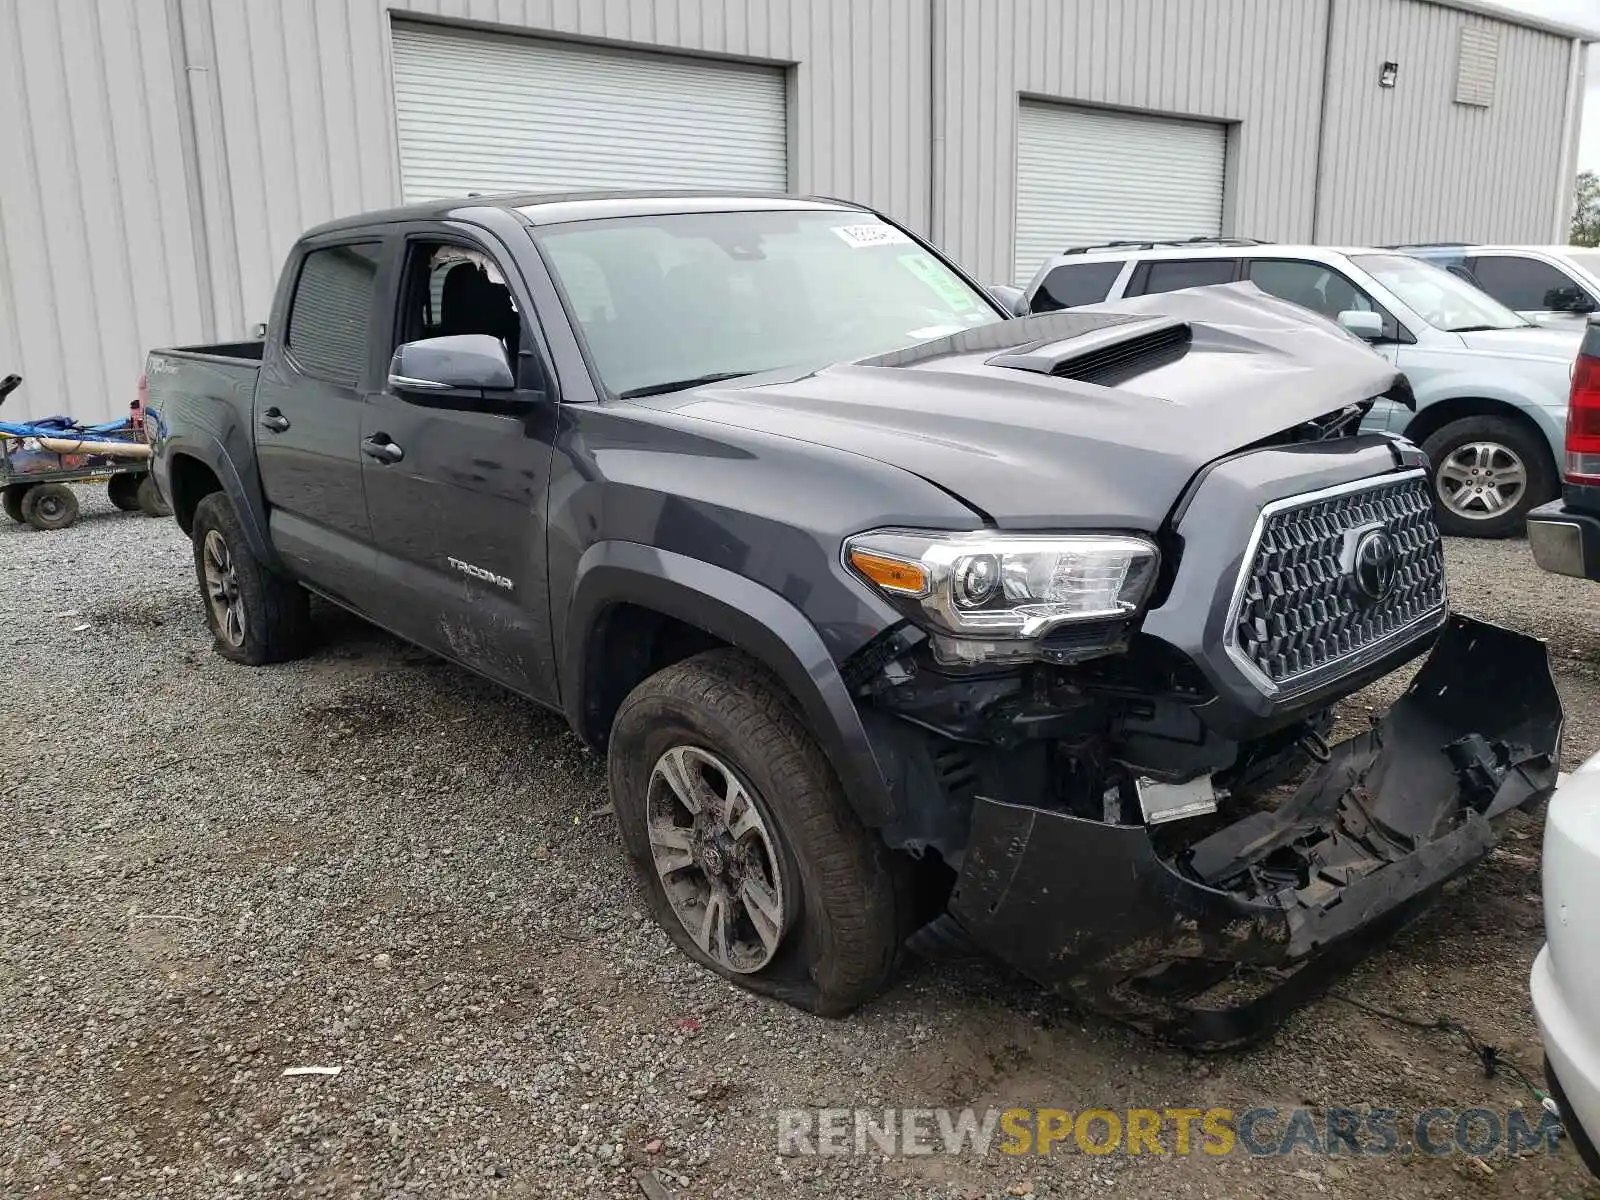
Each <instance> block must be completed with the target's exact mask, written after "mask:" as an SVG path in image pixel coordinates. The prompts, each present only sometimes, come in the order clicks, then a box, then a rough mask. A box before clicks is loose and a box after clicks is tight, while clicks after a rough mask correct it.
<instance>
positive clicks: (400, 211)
mask: <svg viewBox="0 0 1600 1200" xmlns="http://www.w3.org/2000/svg"><path fill="white" fill-rule="evenodd" d="M485 208H499V209H504V210H506V211H508V212H512V213H515V214H517V215H518V216H519V217H521V218H522V220H523V221H525V222H526V223H527V224H529V225H554V224H557V223H560V222H565V221H593V220H599V219H600V218H603V217H640V216H661V215H663V214H666V213H693V212H751V211H763V210H784V209H823V210H826V209H842V210H849V211H855V212H868V211H870V210H869V209H864V208H862V207H861V206H860V205H858V204H852V203H850V201H848V200H833V199H829V198H828V197H826V196H787V195H783V194H782V193H778V192H719V191H695V190H682V191H676V190H659V189H658V190H655V191H586V192H505V193H501V194H496V195H484V196H476V195H473V196H452V197H448V198H446V199H442V200H427V201H424V202H422V203H420V204H407V205H404V206H402V207H399V208H386V209H383V210H381V211H378V212H369V213H357V214H355V215H353V216H349V217H340V218H338V219H337V220H334V221H327V222H325V223H324V224H321V225H318V226H316V227H314V228H312V229H309V230H307V231H306V233H305V234H304V236H305V237H314V236H316V235H318V234H324V233H335V232H338V231H339V230H342V229H360V228H366V227H368V226H371V225H388V224H393V223H396V222H400V221H447V220H451V219H466V218H470V217H471V215H472V214H473V213H474V212H481V211H482V210H483V209H485Z"/></svg>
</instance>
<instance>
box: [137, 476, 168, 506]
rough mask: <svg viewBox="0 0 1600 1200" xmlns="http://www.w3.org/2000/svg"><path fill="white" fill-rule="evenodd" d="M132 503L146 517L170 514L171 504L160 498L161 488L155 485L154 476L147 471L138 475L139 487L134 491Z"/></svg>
mask: <svg viewBox="0 0 1600 1200" xmlns="http://www.w3.org/2000/svg"><path fill="white" fill-rule="evenodd" d="M134 503H135V504H136V505H137V506H138V509H139V511H140V512H142V513H143V514H144V515H145V516H147V517H170V516H171V515H172V505H170V504H168V503H167V502H166V501H165V500H163V499H162V498H161V489H160V488H158V487H157V486H156V477H155V476H154V475H151V474H148V473H146V474H144V475H141V476H139V488H138V490H137V491H136V492H135V493H134Z"/></svg>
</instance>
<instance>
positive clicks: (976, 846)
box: [914, 616, 1562, 1046]
mask: <svg viewBox="0 0 1600 1200" xmlns="http://www.w3.org/2000/svg"><path fill="white" fill-rule="evenodd" d="M1561 720H1562V713H1561V702H1560V698H1559V697H1558V695H1557V693H1556V690H1555V684H1554V681H1553V680H1552V678H1551V675H1550V666H1549V660H1548V656H1547V655H1546V652H1545V648H1544V645H1543V643H1541V642H1539V641H1537V640H1536V639H1534V638H1530V637H1526V636H1524V635H1522V634H1518V633H1513V632H1511V631H1509V630H1505V629H1501V628H1498V627H1496V626H1492V625H1486V624H1483V623H1481V622H1478V621H1473V620H1470V619H1468V618H1465V617H1460V616H1455V617H1452V618H1451V621H1450V623H1449V625H1448V626H1447V628H1446V630H1445V632H1444V633H1443V635H1442V636H1441V637H1440V639H1439V641H1438V642H1437V644H1436V645H1435V647H1434V650H1433V653H1432V655H1431V656H1430V658H1429V659H1428V661H1427V662H1426V664H1424V666H1423V668H1422V670H1421V671H1420V672H1419V673H1418V674H1417V676H1416V678H1415V680H1414V682H1413V683H1412V684H1411V686H1410V688H1409V689H1408V690H1407V691H1406V693H1405V695H1404V696H1403V697H1402V698H1401V699H1400V701H1399V702H1398V703H1397V704H1395V706H1394V707H1393V708H1392V709H1390V710H1389V711H1388V712H1387V713H1385V714H1384V715H1383V717H1382V718H1381V719H1380V720H1378V721H1377V722H1376V723H1375V724H1374V726H1373V727H1372V728H1371V729H1370V730H1368V731H1366V732H1364V733H1360V734H1357V735H1356V736H1354V737H1351V738H1350V739H1348V740H1346V741H1344V742H1342V743H1340V744H1339V745H1337V746H1335V747H1334V748H1333V750H1332V753H1331V755H1330V756H1329V758H1328V760H1327V761H1326V762H1324V763H1322V764H1320V765H1319V766H1318V767H1317V768H1316V769H1315V770H1314V771H1313V773H1312V774H1311V775H1310V776H1309V777H1308V778H1307V779H1306V780H1305V782H1304V783H1302V784H1301V785H1300V787H1299V788H1298V789H1297V790H1296V791H1295V793H1294V794H1293V796H1291V797H1290V798H1289V799H1288V800H1287V801H1285V802H1284V803H1282V804H1281V805H1279V806H1278V807H1276V808H1275V809H1272V810H1270V811H1259V812H1254V813H1251V814H1249V815H1247V816H1244V817H1242V818H1240V819H1239V820H1236V821H1234V822H1233V823H1232V824H1230V825H1227V826H1225V827H1223V828H1221V829H1218V830H1216V831H1214V832H1212V833H1210V834H1209V835H1208V836H1206V837H1204V838H1203V839H1201V840H1199V841H1197V842H1195V843H1193V844H1192V845H1189V846H1187V847H1186V848H1181V849H1178V850H1165V851H1164V850H1162V849H1161V848H1160V845H1158V843H1157V841H1155V840H1153V838H1152V834H1151V830H1150V829H1149V828H1148V827H1147V826H1144V825H1119V824H1108V823H1105V822H1101V821H1095V820H1090V819H1087V818H1083V817H1077V816H1072V815H1069V814H1065V813H1062V812H1059V811H1053V810H1050V809H1046V808H1040V807H1035V806H1033V805H1030V804H1028V803H1021V802H1017V801H1015V800H1009V799H997V798H995V799H991V798H980V799H979V800H978V801H977V803H976V805H975V807H974V811H973V819H972V829H971V836H970V839H969V841H968V845H967V852H966V857H965V860H964V862H963V864H962V869H961V873H960V876H959V879H958V881H957V884H956V887H955V890H954V892H953V893H952V895H951V899H950V903H949V911H948V914H947V915H946V916H944V917H941V918H940V919H939V920H938V921H936V922H935V923H934V924H933V925H931V926H928V927H926V928H925V929H924V930H922V931H921V932H920V933H919V934H918V936H917V939H916V940H915V942H914V944H918V945H920V947H921V948H922V949H924V950H928V949H930V948H932V949H938V948H940V947H949V946H950V945H952V944H955V943H966V944H968V945H973V944H975V945H981V946H984V947H987V948H988V949H989V950H990V951H991V952H992V953H994V954H996V955H997V956H998V957H999V958H1001V959H1003V960H1005V961H1006V962H1008V963H1010V964H1011V965H1012V966H1014V967H1015V968H1017V969H1018V970H1020V971H1022V972H1023V973H1024V974H1026V975H1028V976H1030V977H1031V978H1033V979H1035V980H1036V981H1038V982H1040V983H1042V984H1045V985H1047V986H1052V987H1056V988H1059V989H1061V990H1062V991H1064V992H1066V993H1067V994H1069V995H1071V996H1073V997H1074V998H1076V999H1079V1000H1081V1001H1083V1002H1084V1003H1086V1004H1088V1005H1089V1006H1092V1007H1094V1008H1097V1009H1100V1010H1102V1011H1106V1012H1109V1013H1111V1014H1113V1015H1116V1016H1119V1017H1122V1018H1125V1019H1128V1020H1131V1021H1133V1022H1134V1023H1136V1024H1139V1025H1140V1026H1142V1027H1144V1028H1146V1029H1148V1030H1150V1031H1151V1032H1154V1033H1157V1034H1160V1035H1163V1036H1167V1037H1170V1038H1173V1039H1174V1040H1178V1041H1182V1042H1185V1043H1188V1044H1194V1045H1206V1046H1221V1045H1229V1044H1236V1043H1240V1042H1244V1041H1248V1040H1250V1039H1252V1038H1254V1037H1257V1036H1260V1035H1261V1034H1263V1033H1265V1032H1266V1031H1268V1030H1269V1029H1270V1028H1271V1027H1272V1025H1273V1024H1274V1022H1275V1020H1276V1018H1277V1017H1280V1016H1281V1015H1283V1013H1284V1012H1286V1011H1287V1010H1288V1009H1289V1008H1291V1007H1293V1006H1294V1005H1295V1004H1297V1003H1300V1002H1302V1001H1303V1000H1305V999H1306V998H1308V997H1309V996H1310V995H1312V994H1314V993H1315V992H1316V991H1317V990H1318V989H1319V988H1320V987H1322V986H1324V985H1325V984H1326V982H1327V981H1328V979H1329V977H1330V976H1331V975H1332V974H1334V973H1336V972H1337V971H1340V970H1342V969H1344V968H1345V967H1346V966H1348V965H1349V964H1350V963H1351V962H1353V961H1354V960H1355V959H1356V958H1359V957H1360V956H1361V955H1362V954H1363V953H1365V952H1367V951H1368V950H1370V949H1371V948H1372V946H1373V945H1374V944H1375V943H1376V942H1377V941H1378V940H1380V939H1381V938H1383V937H1385V936H1387V935H1388V934H1389V933H1391V932H1393V930H1394V929H1396V928H1398V927H1399V926H1400V925H1402V924H1404V923H1405V922H1406V921H1407V920H1409V919H1410V918H1411V917H1412V916H1414V915H1415V914H1416V913H1417V912H1418V911H1419V910H1420V908H1421V907H1422V906H1423V905H1424V904H1425V903H1426V902H1427V900H1428V899H1430V898H1431V897H1432V896H1433V895H1434V894H1435V893H1436V892H1437V891H1438V889H1439V888H1440V887H1441V886H1442V885H1443V884H1444V883H1445V882H1446V881H1447V880H1449V879H1451V878H1452V877H1454V876H1456V875H1459V874H1460V873H1462V872H1463V871H1465V870H1467V869H1468V868H1469V867H1471V866H1472V864H1474V863H1475V862H1477V861H1478V860H1479V859H1481V858H1482V857H1483V856H1484V855H1485V854H1487V853H1488V852H1489V850H1490V849H1492V848H1493V847H1494V845H1495V842H1496V840H1497V835H1496V833H1495V829H1494V826H1493V825H1492V824H1491V822H1492V820H1493V818H1495V817H1497V816H1499V815H1500V814H1501V813H1503V812H1505V811H1506V810H1508V809H1510V808H1513V807H1518V806H1525V805H1529V804H1532V803H1534V802H1535V801H1537V800H1540V799H1542V798H1544V797H1546V796H1547V795H1548V794H1549V792H1550V791H1551V789H1553V788H1554V786H1555V781H1556V767H1557V752H1558V746H1559V742H1560V736H1561Z"/></svg>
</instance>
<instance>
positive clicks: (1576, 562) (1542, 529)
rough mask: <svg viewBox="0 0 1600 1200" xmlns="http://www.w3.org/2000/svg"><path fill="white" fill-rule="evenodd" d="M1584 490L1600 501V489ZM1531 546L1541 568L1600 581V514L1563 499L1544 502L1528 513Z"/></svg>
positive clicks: (1554, 573) (1552, 572)
mask: <svg viewBox="0 0 1600 1200" xmlns="http://www.w3.org/2000/svg"><path fill="white" fill-rule="evenodd" d="M1568 490H1569V491H1573V490H1576V489H1568ZM1584 490H1585V491H1587V492H1592V493H1594V494H1595V498H1596V501H1597V502H1600V488H1586V489H1584ZM1528 545H1529V547H1530V548H1531V549H1532V550H1533V561H1534V562H1536V563H1538V564H1539V567H1540V569H1541V570H1545V571H1549V572H1550V573H1551V574H1552V575H1572V576H1575V577H1576V578H1578V579H1592V580H1595V581H1596V582H1600V515H1597V514H1596V513H1593V512H1589V511H1587V510H1584V509H1577V508H1573V507H1571V506H1570V505H1568V504H1566V503H1565V502H1564V501H1561V500H1554V501H1552V502H1551V503H1549V504H1541V505H1540V506H1539V507H1538V508H1536V509H1534V510H1533V511H1532V512H1530V513H1529V514H1528Z"/></svg>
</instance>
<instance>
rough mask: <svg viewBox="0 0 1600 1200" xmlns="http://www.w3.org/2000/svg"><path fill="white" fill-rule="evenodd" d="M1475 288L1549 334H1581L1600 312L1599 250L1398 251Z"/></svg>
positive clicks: (1484, 248) (1417, 248)
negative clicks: (1556, 331)
mask: <svg viewBox="0 0 1600 1200" xmlns="http://www.w3.org/2000/svg"><path fill="white" fill-rule="evenodd" d="M1395 249H1396V250H1402V251H1404V252H1405V253H1407V254H1410V255H1412V256H1414V257H1416V258H1420V259H1422V260H1423V261H1424V262H1431V263H1433V264H1434V266H1437V267H1443V268H1444V269H1445V270H1447V271H1449V272H1451V273H1452V274H1455V275H1459V276H1461V277H1462V278H1463V279H1465V280H1467V281H1468V282H1470V283H1474V284H1476V285H1477V286H1478V287H1480V288H1482V289H1483V290H1484V291H1486V292H1488V293H1489V295H1491V296H1493V297H1494V298H1495V299H1496V300H1498V301H1500V303H1501V304H1504V305H1505V306H1506V307H1507V308H1512V309H1515V310H1516V311H1517V312H1519V313H1521V314H1522V315H1523V316H1525V317H1527V318H1528V320H1530V321H1533V322H1535V323H1536V324H1539V325H1548V326H1550V327H1551V328H1570V329H1581V328H1582V327H1583V325H1584V323H1585V322H1586V321H1587V320H1588V319H1589V314H1590V313H1592V312H1596V311H1600V250H1591V249H1589V248H1588V247H1586V246H1466V245H1450V244H1440V245H1435V246H1396V247H1395Z"/></svg>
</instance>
